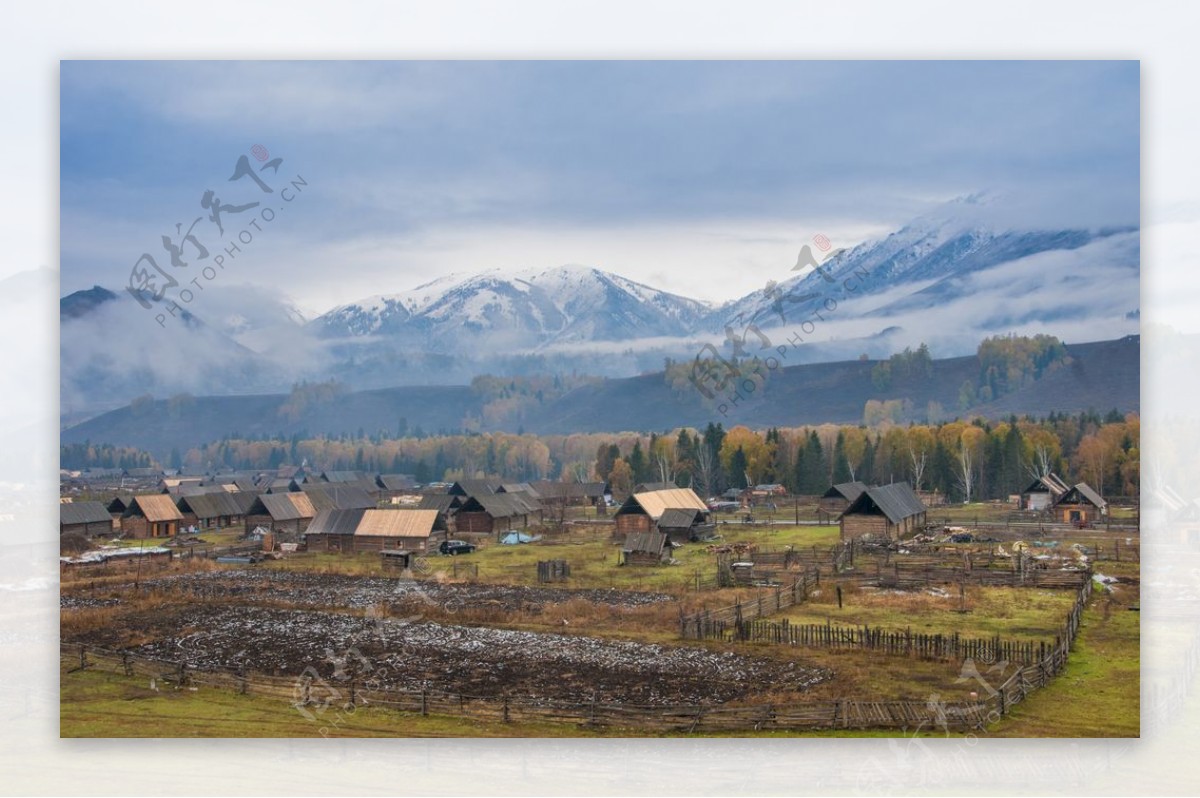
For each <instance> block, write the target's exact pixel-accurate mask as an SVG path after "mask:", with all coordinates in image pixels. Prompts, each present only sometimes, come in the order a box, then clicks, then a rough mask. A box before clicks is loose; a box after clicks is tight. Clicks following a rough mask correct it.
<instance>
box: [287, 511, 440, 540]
mask: <svg viewBox="0 0 1200 798" xmlns="http://www.w3.org/2000/svg"><path fill="white" fill-rule="evenodd" d="M437 517H438V514H437V511H436V510H376V509H372V508H364V507H356V508H351V509H345V510H322V511H321V512H319V513H317V517H316V518H314V519H313V521H312V523H311V524H310V525H309V527H308V531H307V532H306V533H305V534H306V535H364V536H372V537H393V538H427V537H429V536H430V535H431V534H433V527H434V526H435V524H436V523H437Z"/></svg>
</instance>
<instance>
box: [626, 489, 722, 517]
mask: <svg viewBox="0 0 1200 798" xmlns="http://www.w3.org/2000/svg"><path fill="white" fill-rule="evenodd" d="M630 500H632V501H634V502H636V503H637V504H638V505H639V506H640V507H641V508H642V509H643V510H645V512H646V515H648V516H650V517H651V518H653V519H654V520H655V521H657V520H658V519H659V517H661V516H662V514H663V512H664V511H666V510H667V509H669V508H672V507H675V508H690V509H693V510H699V511H701V512H707V511H708V505H707V504H705V503H704V502H703V501H701V500H700V497H699V496H697V495H696V493H695V491H693V490H692V489H691V488H669V489H666V490H652V491H647V492H646V493H635V494H633V496H631V497H630ZM628 506H629V500H627V501H626V502H625V504H624V505H622V507H621V510H623V511H624V510H626V509H627V507H628Z"/></svg>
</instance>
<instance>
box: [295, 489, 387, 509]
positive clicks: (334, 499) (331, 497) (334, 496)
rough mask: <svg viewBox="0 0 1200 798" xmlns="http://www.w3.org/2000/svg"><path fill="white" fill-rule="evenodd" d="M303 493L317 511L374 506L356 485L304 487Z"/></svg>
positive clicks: (369, 498)
mask: <svg viewBox="0 0 1200 798" xmlns="http://www.w3.org/2000/svg"><path fill="white" fill-rule="evenodd" d="M303 492H304V494H305V495H307V496H308V498H309V499H310V500H311V501H312V505H313V507H314V508H316V509H317V511H321V510H349V509H352V508H355V507H374V506H375V500H374V499H372V498H371V497H370V496H368V495H367V492H366V491H365V490H363V489H362V488H360V487H359V486H358V485H346V484H339V483H336V482H327V483H323V484H320V485H305V486H304V491H303Z"/></svg>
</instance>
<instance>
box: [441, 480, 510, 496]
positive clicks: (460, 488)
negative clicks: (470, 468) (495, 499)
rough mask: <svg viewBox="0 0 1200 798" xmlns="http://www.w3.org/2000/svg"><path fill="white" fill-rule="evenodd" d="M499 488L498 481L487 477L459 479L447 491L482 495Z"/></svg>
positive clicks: (463, 494)
mask: <svg viewBox="0 0 1200 798" xmlns="http://www.w3.org/2000/svg"><path fill="white" fill-rule="evenodd" d="M499 488H500V483H499V482H493V481H492V480H488V479H460V480H459V481H458V482H455V483H454V484H453V485H451V486H450V490H449V491H447V492H448V493H454V494H457V495H459V496H482V495H486V494H492V493H495V492H496V491H497V490H499Z"/></svg>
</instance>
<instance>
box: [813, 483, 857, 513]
mask: <svg viewBox="0 0 1200 798" xmlns="http://www.w3.org/2000/svg"><path fill="white" fill-rule="evenodd" d="M866 489H867V486H866V485H865V484H864V483H862V482H842V483H839V484H837V485H834V486H832V487H831V488H830V489H829V490H827V491H825V493H824V494H822V495H821V498H820V499H819V500H818V501H817V506H818V508H819V509H820V510H821V511H822V512H826V513H829V514H830V515H841V514H842V513H844V512H845V511H846V508H847V507H849V506H850V505H851V504H852V503H853V502H854V500H855V499H857V498H858V497H859V496H860V495H861V494H862V492H863V491H864V490H866Z"/></svg>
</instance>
